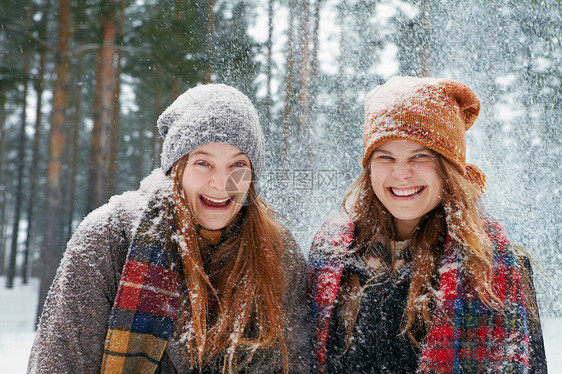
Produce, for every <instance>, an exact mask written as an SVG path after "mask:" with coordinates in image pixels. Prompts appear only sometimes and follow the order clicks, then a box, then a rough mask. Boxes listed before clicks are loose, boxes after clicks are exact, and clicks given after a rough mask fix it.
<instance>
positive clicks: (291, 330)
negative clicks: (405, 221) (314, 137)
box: [29, 84, 311, 373]
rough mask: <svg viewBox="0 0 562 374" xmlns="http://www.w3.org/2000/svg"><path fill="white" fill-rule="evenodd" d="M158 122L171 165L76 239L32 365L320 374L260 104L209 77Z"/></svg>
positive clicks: (43, 368)
mask: <svg viewBox="0 0 562 374" xmlns="http://www.w3.org/2000/svg"><path fill="white" fill-rule="evenodd" d="M158 128H159V131H160V134H161V135H162V136H163V137H164V143H163V150H162V168H161V169H158V170H156V171H154V172H153V173H152V174H151V175H150V176H149V177H147V178H146V179H145V180H144V181H143V182H142V184H141V186H140V188H139V190H137V191H134V192H128V193H125V194H123V195H120V196H116V197H113V198H112V199H111V200H110V201H109V203H108V204H106V205H105V206H103V207H101V208H99V209H97V210H96V211H94V212H92V213H91V214H90V215H89V216H88V217H87V218H86V219H85V220H84V221H83V222H82V224H81V225H80V226H79V227H78V229H77V230H76V232H75V234H74V236H73V237H72V239H71V240H70V241H69V243H68V247H67V250H66V253H65V256H64V259H63V261H62V263H61V266H60V268H59V270H58V273H57V277H56V279H55V281H54V283H53V286H52V288H51V291H50V293H49V297H48V299H47V301H46V304H45V309H44V311H43V314H42V317H41V322H40V324H39V329H38V332H37V337H36V339H35V342H34V344H33V348H32V352H31V358H30V362H29V372H31V373H99V372H102V373H154V372H158V373H192V372H193V373H199V372H203V373H211V372H228V373H234V372H241V371H243V372H249V373H267V372H295V373H303V372H308V371H309V370H310V362H309V358H310V352H311V350H310V340H309V331H310V329H309V327H308V326H307V320H308V319H307V307H306V305H307V303H306V265H305V261H304V258H303V255H302V253H301V251H300V250H299V248H298V246H297V245H296V243H295V241H294V239H293V237H292V236H291V234H290V233H289V232H288V231H287V230H286V229H285V228H283V227H282V226H281V225H280V224H279V223H277V222H276V221H275V220H274V219H273V218H272V215H271V212H270V211H269V210H268V208H267V207H266V206H265V204H264V203H263V202H262V201H261V200H260V199H259V197H257V196H256V190H255V181H256V179H257V178H258V177H259V175H260V172H261V170H262V168H263V162H264V156H263V135H262V132H261V129H260V126H259V121H258V117H257V113H256V110H255V108H254V106H253V105H252V104H251V102H250V101H249V100H248V98H247V97H246V96H244V95H243V94H242V93H240V92H239V91H238V90H236V89H234V88H232V87H229V86H225V85H220V84H212V85H204V86H200V87H196V88H193V89H190V90H188V91H187V92H185V93H184V94H183V95H181V96H180V97H178V98H177V100H176V101H175V102H174V103H173V104H172V105H170V107H168V108H167V109H166V110H165V111H164V113H162V115H161V116H160V118H159V119H158Z"/></svg>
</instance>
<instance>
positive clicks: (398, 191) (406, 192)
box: [391, 187, 423, 196]
mask: <svg viewBox="0 0 562 374" xmlns="http://www.w3.org/2000/svg"><path fill="white" fill-rule="evenodd" d="M422 189H423V187H415V188H406V189H395V188H392V187H391V190H392V193H393V194H395V195H396V196H410V195H414V194H417V193H418V192H420V191H421V190H422Z"/></svg>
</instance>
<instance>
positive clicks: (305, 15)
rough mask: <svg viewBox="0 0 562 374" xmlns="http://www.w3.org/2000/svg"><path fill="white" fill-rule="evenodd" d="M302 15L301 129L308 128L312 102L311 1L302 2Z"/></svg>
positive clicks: (303, 0)
mask: <svg viewBox="0 0 562 374" xmlns="http://www.w3.org/2000/svg"><path fill="white" fill-rule="evenodd" d="M301 6H302V13H301V14H300V17H299V18H300V22H301V27H300V63H299V129H300V131H301V132H303V131H304V129H305V128H306V123H307V121H308V114H309V102H310V25H309V23H308V21H309V18H310V0H302V1H301Z"/></svg>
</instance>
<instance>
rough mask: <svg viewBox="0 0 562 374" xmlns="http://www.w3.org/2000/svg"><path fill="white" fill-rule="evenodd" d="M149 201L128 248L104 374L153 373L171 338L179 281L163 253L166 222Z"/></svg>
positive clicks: (157, 203) (156, 205) (158, 205)
mask: <svg viewBox="0 0 562 374" xmlns="http://www.w3.org/2000/svg"><path fill="white" fill-rule="evenodd" d="M160 200H161V199H156V198H153V199H152V200H151V201H150V203H149V205H148V209H147V210H145V212H144V213H143V215H142V217H141V220H140V222H139V225H138V228H137V231H136V233H135V235H134V237H133V240H132V242H131V246H130V249H129V252H128V254H127V259H126V262H125V266H124V268H123V273H122V276H121V281H120V283H119V289H118V291H117V297H116V298H115V303H114V305H113V309H112V311H111V315H110V320H109V329H108V331H107V337H106V340H105V351H104V355H103V362H102V369H101V372H102V373H153V372H154V371H155V370H156V368H157V367H158V364H159V363H160V360H161V358H162V354H163V353H164V349H165V348H166V344H167V343H168V338H169V337H170V334H171V333H172V327H173V322H174V317H175V315H176V311H177V307H178V302H179V296H180V294H179V291H180V282H181V277H180V275H179V273H178V272H177V271H175V270H173V268H174V267H175V265H174V261H173V259H169V258H168V254H167V253H166V250H165V238H166V224H167V223H168V222H169V219H170V217H168V216H167V214H166V212H165V211H166V210H167V209H165V208H162V206H161V203H162V202H161V201H160Z"/></svg>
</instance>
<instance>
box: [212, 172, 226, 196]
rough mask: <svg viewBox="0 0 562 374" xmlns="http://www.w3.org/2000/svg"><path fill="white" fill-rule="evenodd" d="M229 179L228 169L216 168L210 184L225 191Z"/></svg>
mask: <svg viewBox="0 0 562 374" xmlns="http://www.w3.org/2000/svg"><path fill="white" fill-rule="evenodd" d="M227 180H228V171H227V170H219V169H215V171H214V172H213V175H212V176H211V179H210V181H209V184H210V186H211V188H214V189H215V190H217V191H221V192H222V191H224V190H225V189H226V181H227Z"/></svg>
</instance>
